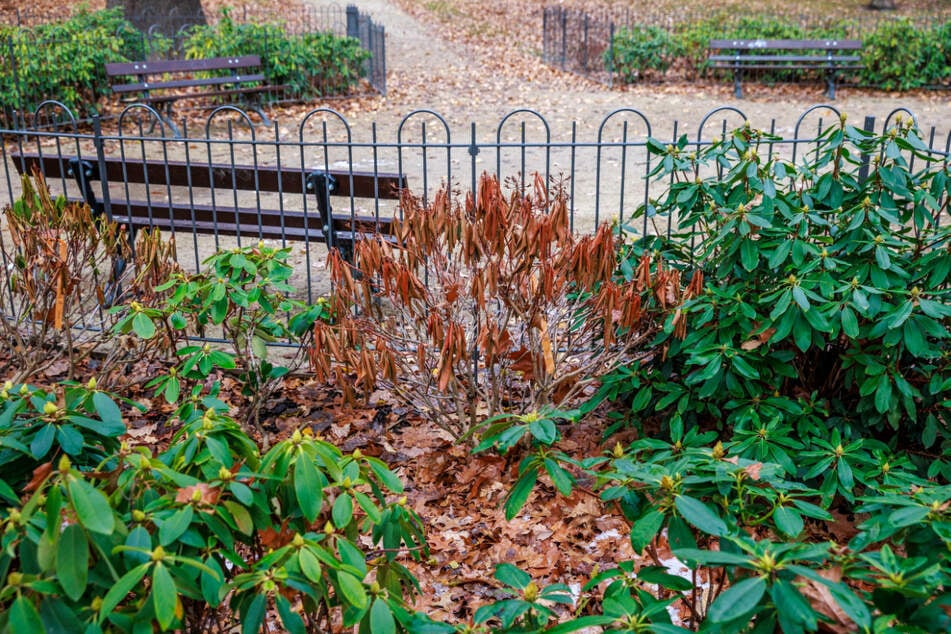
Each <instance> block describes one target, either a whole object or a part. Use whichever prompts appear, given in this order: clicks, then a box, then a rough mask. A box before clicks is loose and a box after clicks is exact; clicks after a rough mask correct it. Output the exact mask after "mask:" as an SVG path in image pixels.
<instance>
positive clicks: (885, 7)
mask: <svg viewBox="0 0 951 634" xmlns="http://www.w3.org/2000/svg"><path fill="white" fill-rule="evenodd" d="M868 8H869V9H875V10H876V11H894V10H895V9H897V8H898V7H897V6H896V4H895V0H869V3H868Z"/></svg>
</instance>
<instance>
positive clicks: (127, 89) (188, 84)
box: [112, 73, 267, 99]
mask: <svg viewBox="0 0 951 634" xmlns="http://www.w3.org/2000/svg"><path fill="white" fill-rule="evenodd" d="M266 80H267V77H265V76H264V74H263V73H256V74H253V75H235V76H234V77H206V78H203V79H175V80H172V81H150V82H136V83H131V84H124V85H121V86H113V87H112V92H114V93H117V94H122V93H137V92H145V91H152V90H172V89H176V88H193V87H196V86H197V87H201V86H225V85H232V84H244V83H253V82H262V81H266ZM249 88H251V86H249ZM253 88H255V89H256V90H260V87H257V86H255V87H253ZM209 94H216V93H215V91H210V92H209ZM195 96H196V95H195V94H193V93H186V94H184V95H167V96H166V97H164V98H166V99H183V98H185V97H195ZM153 99H155V98H153Z"/></svg>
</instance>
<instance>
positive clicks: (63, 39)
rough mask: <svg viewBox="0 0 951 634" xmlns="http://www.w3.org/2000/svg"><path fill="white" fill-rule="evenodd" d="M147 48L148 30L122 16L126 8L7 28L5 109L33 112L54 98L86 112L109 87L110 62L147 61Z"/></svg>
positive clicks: (0, 95)
mask: <svg viewBox="0 0 951 634" xmlns="http://www.w3.org/2000/svg"><path fill="white" fill-rule="evenodd" d="M145 46H146V40H145V38H144V36H143V34H142V33H141V32H140V31H138V30H137V29H136V28H135V27H133V26H132V24H131V23H130V22H128V21H127V20H126V19H125V18H123V17H122V8H121V7H118V8H115V9H108V10H105V11H95V12H89V11H79V12H77V13H76V14H75V15H74V16H73V17H71V18H70V19H68V20H65V21H63V22H56V23H50V24H43V25H40V26H37V27H34V28H31V29H17V28H7V29H4V30H2V31H0V61H2V63H3V65H4V66H5V69H4V72H3V73H0V108H3V109H9V108H22V109H24V110H26V111H30V110H33V109H35V108H36V106H37V105H38V104H39V103H40V102H42V101H43V100H45V99H55V100H57V101H62V102H63V103H64V104H66V105H67V106H68V107H70V108H71V109H74V110H83V109H84V108H85V107H86V106H88V105H91V104H95V103H96V101H97V100H98V99H99V97H100V96H102V95H104V94H107V93H108V91H109V88H108V84H107V81H106V75H105V64H106V63H107V62H125V61H130V60H133V59H142V58H144V57H145V53H146V49H145ZM11 54H12V55H11ZM14 69H15V74H14ZM18 83H19V94H18V92H17V85H18Z"/></svg>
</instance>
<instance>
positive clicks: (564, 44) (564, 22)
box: [561, 9, 568, 70]
mask: <svg viewBox="0 0 951 634" xmlns="http://www.w3.org/2000/svg"><path fill="white" fill-rule="evenodd" d="M567 56H568V11H567V10H565V9H562V10H561V70H565V58H566V57H567Z"/></svg>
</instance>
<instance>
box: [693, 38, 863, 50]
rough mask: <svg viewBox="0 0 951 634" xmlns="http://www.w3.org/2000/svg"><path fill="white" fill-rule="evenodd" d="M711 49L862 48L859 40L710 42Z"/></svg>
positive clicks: (735, 40)
mask: <svg viewBox="0 0 951 634" xmlns="http://www.w3.org/2000/svg"><path fill="white" fill-rule="evenodd" d="M709 48H712V49H717V50H719V49H743V50H750V51H756V50H789V51H807V50H815V49H822V50H826V51H855V50H859V49H861V48H862V41H861V40H837V39H832V38H830V39H825V40H764V39H754V40H741V39H734V40H710V46H709Z"/></svg>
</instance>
